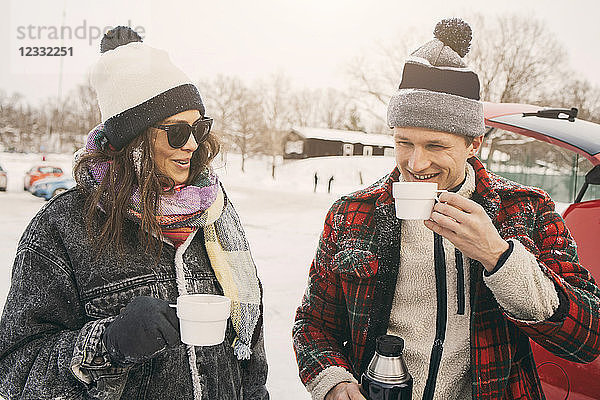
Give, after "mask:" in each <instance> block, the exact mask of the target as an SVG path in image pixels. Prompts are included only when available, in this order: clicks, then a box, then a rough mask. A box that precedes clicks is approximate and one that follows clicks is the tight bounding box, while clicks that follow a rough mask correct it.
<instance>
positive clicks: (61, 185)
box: [29, 176, 76, 200]
mask: <svg viewBox="0 0 600 400" xmlns="http://www.w3.org/2000/svg"><path fill="white" fill-rule="evenodd" d="M75 185H76V183H75V180H73V178H70V177H67V176H61V177H58V178H45V179H39V180H37V181H35V182H34V184H33V185H32V186H31V187H30V188H29V191H30V192H31V193H32V194H33V195H34V196H37V197H42V198H44V199H46V200H50V199H51V198H53V197H54V196H56V195H58V194H60V193H62V192H64V191H67V190H69V189H71V188H72V187H75Z"/></svg>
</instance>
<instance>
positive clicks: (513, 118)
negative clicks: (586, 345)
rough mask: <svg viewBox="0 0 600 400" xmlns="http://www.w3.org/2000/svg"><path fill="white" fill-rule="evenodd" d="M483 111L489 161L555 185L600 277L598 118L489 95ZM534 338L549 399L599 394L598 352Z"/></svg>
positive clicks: (552, 189)
mask: <svg viewBox="0 0 600 400" xmlns="http://www.w3.org/2000/svg"><path fill="white" fill-rule="evenodd" d="M484 114H485V122H486V126H487V127H488V128H489V131H488V133H487V134H486V138H487V139H486V143H488V145H487V147H486V146H484V147H483V149H482V150H483V152H486V154H483V152H482V159H486V157H487V166H488V168H489V169H490V170H492V171H494V172H496V173H498V174H499V175H503V176H506V177H508V178H509V179H512V180H515V181H519V182H521V183H524V184H528V185H532V186H537V187H541V188H542V189H544V190H546V191H547V192H549V193H550V195H551V196H552V198H553V199H554V201H555V202H557V210H558V209H561V208H562V209H564V211H563V212H562V216H563V218H564V219H565V222H566V223H567V226H568V227H569V230H570V231H571V234H572V235H573V237H574V238H575V240H576V242H577V247H578V254H579V259H580V262H581V264H582V265H584V266H585V267H586V268H587V269H588V270H589V271H590V273H591V274H592V276H593V277H594V279H595V280H596V282H597V283H599V282H600V246H599V245H598V244H599V242H598V239H599V238H600V125H599V124H595V123H592V122H588V121H584V120H580V119H578V118H577V109H575V108H572V109H544V108H542V107H537V106H531V105H525V104H496V103H484ZM500 133H501V134H500ZM493 137H495V139H494V140H491V139H490V138H493ZM494 142H496V143H495V144H494ZM486 149H487V151H486ZM490 153H491V154H490ZM484 155H485V156H486V157H484ZM584 173H585V175H584ZM559 206H561V207H560V208H559ZM531 343H532V347H533V353H534V357H535V361H536V365H537V367H538V372H539V374H540V378H541V380H542V387H543V389H544V393H545V394H546V397H547V398H548V399H549V400H563V399H569V400H592V399H600V358H598V359H596V360H595V361H593V362H591V363H589V364H578V363H574V362H570V361H566V360H563V359H561V358H558V357H556V356H553V355H552V354H550V353H549V352H547V351H546V350H544V349H543V348H542V347H540V346H539V345H537V344H536V343H535V342H533V341H532V342H531Z"/></svg>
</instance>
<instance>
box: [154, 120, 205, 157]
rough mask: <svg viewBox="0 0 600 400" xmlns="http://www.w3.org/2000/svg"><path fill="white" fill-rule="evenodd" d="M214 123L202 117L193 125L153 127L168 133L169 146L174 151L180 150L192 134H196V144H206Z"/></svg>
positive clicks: (182, 123)
mask: <svg viewBox="0 0 600 400" xmlns="http://www.w3.org/2000/svg"><path fill="white" fill-rule="evenodd" d="M212 123H213V119H212V118H210V117H201V118H200V119H198V120H197V121H196V122H194V123H193V124H192V125H190V124H188V123H185V122H178V123H175V124H168V125H153V126H152V127H153V128H157V129H160V130H163V131H165V132H167V140H168V141H169V146H171V147H172V148H174V149H179V148H181V147H183V146H184V145H185V144H186V143H187V141H188V139H189V138H190V134H192V133H193V134H194V139H195V140H196V143H198V144H200V143H202V142H204V141H205V140H206V139H207V138H208V134H209V133H210V128H211V127H212Z"/></svg>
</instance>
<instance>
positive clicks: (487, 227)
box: [425, 192, 509, 271]
mask: <svg viewBox="0 0 600 400" xmlns="http://www.w3.org/2000/svg"><path fill="white" fill-rule="evenodd" d="M439 200H440V201H439V202H438V203H437V204H436V205H435V206H434V207H433V212H432V213H431V219H430V220H427V221H425V226H426V227H428V228H429V229H431V230H432V231H434V232H436V233H438V234H440V235H441V236H443V237H445V238H446V239H448V240H449V241H451V242H452V243H453V244H454V246H456V248H457V249H459V250H460V251H461V252H462V253H463V254H464V255H466V256H467V257H469V258H471V259H474V260H477V261H479V262H481V264H483V266H484V267H485V269H486V270H488V271H492V270H493V269H494V267H495V266H496V264H497V263H498V259H500V256H501V255H502V253H504V252H505V251H506V250H508V247H509V246H508V243H507V242H506V240H504V239H502V237H500V234H499V233H498V230H496V227H495V226H494V225H493V224H492V221H491V220H490V217H488V215H487V214H486V212H485V210H484V209H483V207H481V206H480V205H479V204H477V203H475V202H474V201H472V200H469V199H467V198H465V197H463V196H461V195H458V194H456V193H450V192H448V193H442V194H441V195H440V198H439Z"/></svg>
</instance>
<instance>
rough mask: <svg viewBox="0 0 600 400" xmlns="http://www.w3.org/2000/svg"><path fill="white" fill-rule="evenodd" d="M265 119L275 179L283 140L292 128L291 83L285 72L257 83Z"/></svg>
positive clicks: (267, 148) (266, 136) (267, 141)
mask: <svg viewBox="0 0 600 400" xmlns="http://www.w3.org/2000/svg"><path fill="white" fill-rule="evenodd" d="M256 90H257V94H258V93H259V94H260V95H261V104H262V115H263V119H264V124H265V125H264V127H265V131H264V136H263V139H264V140H265V148H264V149H265V153H266V154H268V155H270V156H271V176H272V178H273V179H275V167H276V164H277V163H276V160H277V157H278V156H279V155H281V154H282V153H283V140H284V137H285V135H286V134H287V132H289V130H290V128H291V121H292V112H291V104H290V101H289V99H290V94H291V83H290V80H289V78H288V77H286V76H285V75H283V74H274V75H271V77H270V78H269V79H268V80H263V81H262V82H259V83H258V84H257V88H256Z"/></svg>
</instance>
